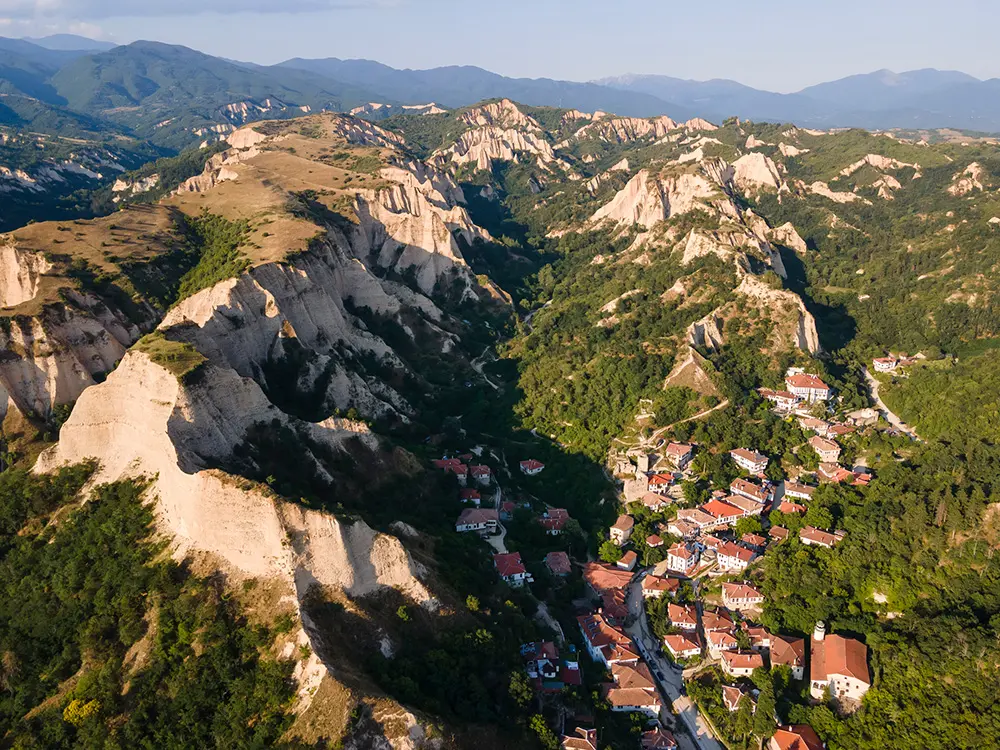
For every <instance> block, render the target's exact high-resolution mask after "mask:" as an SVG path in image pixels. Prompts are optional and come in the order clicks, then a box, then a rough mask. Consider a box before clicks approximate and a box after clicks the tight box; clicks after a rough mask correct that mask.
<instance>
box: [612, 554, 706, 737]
mask: <svg viewBox="0 0 1000 750" xmlns="http://www.w3.org/2000/svg"><path fill="white" fill-rule="evenodd" d="M645 576H646V573H645V572H643V573H641V574H639V576H638V577H636V579H635V580H634V581H633V582H632V583H631V584H630V585H629V589H628V608H629V613H630V614H631V615H632V619H633V620H634V622H633V623H632V625H631V626H629V627H628V628H626V632H627V633H628V634H629V636H631V638H632V640H633V642H634V643H635V644H636V646H638V648H639V652H640V653H641V654H642V656H643V658H644V659H645V660H646V663H647V664H649V666H650V667H651V668H652V669H654V670H656V671H658V672H659V673H660V674H662V675H663V678H664V679H662V680H661V679H659V678H658V677H657V676H656V675H655V674H654V677H656V680H657V682H658V683H659V685H660V690H661V691H662V692H664V693H666V695H667V698H668V699H669V700H670V703H671V704H672V705H673V713H675V714H677V716H679V717H680V719H681V721H683V722H684V725H685V726H686V728H687V732H686V733H684V732H678V733H677V734H676V738H677V743H678V745H679V746H680V750H725V749H724V748H723V747H722V745H721V744H720V743H719V742H718V741H717V740H716V739H715V736H714V735H713V734H712V730H711V728H710V727H709V726H708V722H706V721H705V719H704V717H702V715H701V714H700V713H699V712H698V708H697V707H696V706H695V705H694V703H693V702H692V700H691V699H690V698H689V697H688V696H687V695H684V694H683V693H682V688H683V686H684V681H683V677H682V674H681V671H680V670H679V669H676V668H675V667H674V665H673V664H671V663H670V661H669V660H668V659H667V658H665V657H663V656H661V655H660V649H659V642H658V641H657V639H656V637H655V636H654V635H653V634H652V632H651V631H650V629H649V621H648V620H647V619H646V609H645V607H643V604H642V579H643V578H644V577H645ZM669 715H670V709H669V708H668V707H667V706H664V708H663V711H662V714H661V716H660V720H661V721H662V722H664V723H665V724H669V723H670V721H669V719H668V717H669Z"/></svg>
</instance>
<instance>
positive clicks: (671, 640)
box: [663, 631, 701, 659]
mask: <svg viewBox="0 0 1000 750" xmlns="http://www.w3.org/2000/svg"><path fill="white" fill-rule="evenodd" d="M663 645H664V647H665V648H666V649H667V651H669V652H670V655H671V656H672V657H674V658H675V659H691V658H693V657H695V656H698V655H700V654H701V646H700V645H699V644H698V637H697V636H696V635H695V634H694V632H693V631H692V632H691V633H688V634H683V633H673V634H670V635H665V636H663Z"/></svg>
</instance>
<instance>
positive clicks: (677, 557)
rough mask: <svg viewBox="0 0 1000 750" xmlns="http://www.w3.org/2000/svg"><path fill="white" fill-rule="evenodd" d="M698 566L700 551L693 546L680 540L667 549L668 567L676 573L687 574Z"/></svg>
mask: <svg viewBox="0 0 1000 750" xmlns="http://www.w3.org/2000/svg"><path fill="white" fill-rule="evenodd" d="M697 566H698V552H697V550H695V549H694V548H693V547H691V546H689V545H687V544H684V543H683V542H678V543H677V544H675V545H674V546H673V547H671V548H670V549H668V550H667V567H668V568H669V569H670V570H672V571H674V572H675V573H682V574H683V575H687V574H688V573H690V572H691V571H692V570H694V569H695V568H696V567H697Z"/></svg>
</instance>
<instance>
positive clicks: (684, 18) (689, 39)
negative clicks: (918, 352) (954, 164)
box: [0, 0, 1000, 92]
mask: <svg viewBox="0 0 1000 750" xmlns="http://www.w3.org/2000/svg"><path fill="white" fill-rule="evenodd" d="M998 22H1000V3H998V2H996V0H951V1H950V2H948V3H947V4H945V3H942V2H940V0H905V1H904V0H838V2H836V3H832V2H829V1H827V2H823V1H822V0H820V2H812V3H803V2H801V0H798V1H797V2H791V1H790V0H758V1H757V2H756V3H749V2H746V1H745V0H712V2H710V3H693V2H685V1H684V0H616V1H615V2H607V0H604V1H603V2H598V0H560V1H557V0H503V2H486V1H485V0H0V35H3V36H41V35H45V34H49V33H56V32H73V33H78V34H83V35H86V36H90V37H92V38H99V39H105V40H110V41H114V42H117V43H128V42H131V41H134V40H137V39H154V40H157V41H163V42H169V43H173V44H183V45H186V46H188V47H193V48H195V49H198V50H201V51H203V52H207V53H209V54H212V55H218V56H221V57H226V58H230V59H235V60H242V61H248V62H257V63H261V64H270V63H275V62H280V61H282V60H285V59H288V58H290V57H340V58H368V59H373V60H378V61H380V62H383V63H386V64H387V65H391V66H393V67H397V68H407V67H409V68H428V67H435V66H440V65H478V66H480V67H483V68H487V69H489V70H492V71H495V72H497V73H501V74H503V75H508V76H517V77H530V78H540V77H545V78H557V79H567V80H576V81H585V80H593V79H596V78H601V77H604V76H613V75H622V74H625V73H655V74H663V75H670V76H676V77H679V78H694V79H698V80H704V79H710V78H731V79H735V80H738V81H740V82H742V83H745V84H747V85H750V86H755V87H757V88H764V89H768V90H771V91H781V92H790V91H796V90H798V89H800V88H802V87H804V86H807V85H810V84H813V83H819V82H821V81H826V80H833V79H836V78H841V77H843V76H846V75H852V74H855V73H867V72H871V71H873V70H879V69H882V68H889V69H891V70H894V71H896V72H900V71H904V70H912V69H917V68H928V67H933V68H940V69H950V70H962V71H964V72H966V73H970V74H971V75H974V76H977V77H979V78H992V77H997V76H1000V54H997V51H996V46H995V42H994V39H993V37H995V29H996V28H997V24H998Z"/></svg>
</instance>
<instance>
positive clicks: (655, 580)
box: [642, 576, 681, 593]
mask: <svg viewBox="0 0 1000 750" xmlns="http://www.w3.org/2000/svg"><path fill="white" fill-rule="evenodd" d="M680 586H681V582H680V580H679V579H677V578H661V577H660V576H646V577H645V578H643V579H642V590H643V591H644V592H645V591H665V592H667V593H671V592H674V591H677V590H678V589H679V588H680Z"/></svg>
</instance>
